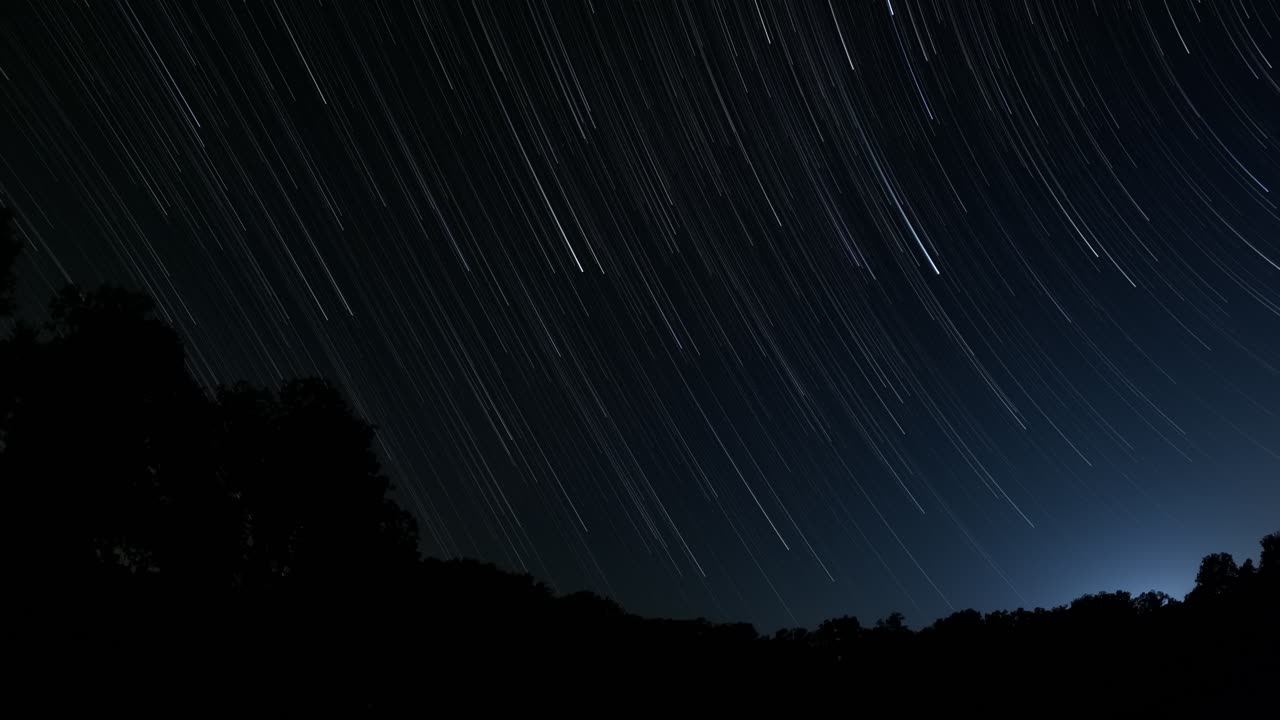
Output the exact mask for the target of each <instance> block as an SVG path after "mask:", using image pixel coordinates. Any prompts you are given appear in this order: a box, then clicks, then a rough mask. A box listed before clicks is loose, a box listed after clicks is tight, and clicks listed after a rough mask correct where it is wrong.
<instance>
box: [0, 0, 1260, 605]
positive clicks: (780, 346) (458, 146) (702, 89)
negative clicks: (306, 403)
mask: <svg viewBox="0 0 1280 720" xmlns="http://www.w3.org/2000/svg"><path fill="white" fill-rule="evenodd" d="M1277 31H1280V17H1278V16H1277V11H1276V7H1275V5H1274V4H1272V3H1267V2H1260V3H1250V2H1242V3H1230V4H1204V3H1188V2H1182V1H1181V0H1180V1H1179V2H1168V3H1166V2H1152V3H1133V4H1120V3H1072V2H1055V3H1035V2H1027V3H1022V2H1017V3H993V4H988V3H917V2H905V1H904V0H896V1H895V2H893V3H892V4H890V3H880V2H868V3H834V2H832V3H827V2H803V3H801V2H797V3H781V2H772V1H766V0H760V1H759V2H755V1H754V0H753V1H752V2H719V3H715V2H695V3H678V4H677V3H671V4H667V3H648V2H646V3H625V4H623V3H609V2H529V3H496V4H490V3H457V4H454V3H437V2H407V1H406V2H380V3H368V2H359V3H356V2H337V3H325V4H323V5H321V4H316V3H293V2H280V3H276V2H271V3H261V4H260V3H239V2H211V3H203V2H202V3H194V2H192V3H186V2H163V3H159V2H157V3H151V2H135V3H117V2H102V3H94V4H92V5H91V6H87V7H86V6H79V5H69V4H60V3H53V4H50V3H42V2H30V3H25V2H17V3H11V4H6V6H5V10H3V11H0V70H2V71H3V73H2V74H0V123H2V124H0V132H2V133H3V137H4V138H5V140H6V141H5V142H4V143H3V145H2V146H0V190H3V192H4V193H5V195H6V196H7V198H8V202H10V203H12V204H13V205H14V207H15V208H16V212H17V217H18V226H19V231H20V235H21V237H22V238H23V239H24V240H25V241H26V243H27V251H28V252H27V260H25V261H24V262H25V263H26V264H25V265H24V275H23V278H22V281H21V286H20V287H21V291H22V297H23V299H24V302H25V304H26V306H27V307H29V308H30V307H33V306H37V305H38V304H39V303H41V302H43V299H44V298H45V297H47V296H48V294H49V293H50V292H51V291H52V290H53V289H54V288H56V287H58V286H59V285H61V284H63V283H65V282H68V281H74V282H77V283H81V284H86V285H93V284H96V283H99V282H102V281H110V282H114V283H117V284H125V285H129V286H135V287H141V288H143V289H145V290H147V291H149V292H151V293H152V294H153V295H154V296H155V297H156V298H157V300H158V302H159V304H160V306H161V308H162V309H163V311H164V312H165V314H166V316H167V317H168V318H169V319H170V320H171V321H172V322H173V323H174V324H175V325H176V326H177V327H178V328H179V329H180V330H181V331H182V332H183V334H184V336H185V337H186V338H187V339H188V342H189V347H190V349H191V357H192V366H193V370H194V371H195V372H196V373H197V375H198V376H199V377H200V378H201V379H202V380H203V381H205V382H207V383H209V384H210V385H213V384H218V383H224V382H230V381H232V380H235V379H240V378H243V379H248V380H252V381H257V382H267V383H270V382H275V381H278V380H279V379H281V378H284V377H290V376H296V375H310V374H322V375H326V376H329V377H331V378H333V379H335V380H337V381H338V382H339V383H340V384H341V385H342V386H343V387H344V388H345V389H346V390H347V391H348V392H349V394H350V396H351V398H352V400H353V402H354V403H355V405H356V406H357V408H358V409H359V411H360V412H361V413H362V414H364V415H365V416H367V417H368V418H369V419H370V420H372V421H373V422H375V423H376V424H377V425H378V426H379V428H380V433H379V442H380V444H381V448H382V451H383V453H384V460H385V463H386V468H387V471H388V473H389V474H390V475H391V476H392V478H393V480H394V482H395V483H396V485H397V486H398V488H399V497H400V499H401V500H402V501H403V503H404V504H405V505H406V506H407V507H409V508H410V509H412V510H413V511H414V512H416V513H417V515H418V518H419V521H420V522H421V524H422V535H423V538H424V544H425V549H426V550H427V551H428V552H429V553H431V554H434V555H440V556H455V555H466V556H477V557H480V558H484V559H487V560H492V561H494V562H497V563H499V564H500V565H502V566H504V567H507V568H511V569H518V570H527V571H528V572H531V573H533V574H534V575H537V576H538V577H540V578H543V579H545V580H547V581H549V582H551V583H553V584H554V586H555V587H556V588H557V589H560V590H574V589H578V588H582V587H587V588H591V589H594V590H597V591H600V592H603V593H607V594H610V595H613V596H615V597H616V598H617V599H619V600H620V601H621V602H623V603H624V604H625V605H626V606H628V607H629V608H631V609H633V610H636V611H639V612H643V613H646V614H664V615H676V616H694V615H702V616H708V617H712V618H716V619H724V620H728V619H745V620H750V621H752V622H755V623H757V624H758V625H759V626H760V627H761V628H762V629H764V630H771V629H773V628H775V627H779V626H782V625H794V624H803V625H813V624H815V623H816V622H817V621H819V620H820V619H822V618H824V617H829V616H833V615H840V614H845V613H852V614H857V615H859V616H861V617H862V618H863V620H864V621H869V620H871V619H874V618H875V617H879V616H883V615H885V614H887V613H888V612H890V611H892V610H901V611H903V612H904V613H905V614H906V615H907V617H908V619H909V620H910V621H913V622H914V623H916V624H922V623H925V622H928V621H929V620H932V619H933V618H935V617H937V616H939V615H941V614H944V613H946V612H948V611H949V610H950V609H951V608H955V609H960V608H963V607H977V608H979V609H983V610H988V609H995V608H999V607H1017V606H1025V607H1034V606H1038V605H1040V606H1050V605H1054V604H1059V603H1063V602H1066V601H1068V600H1070V599H1071V598H1073V597H1075V596H1077V595H1079V594H1082V593H1084V592H1088V591H1096V590H1104V589H1108V590H1109V589H1127V590H1132V591H1141V590H1145V589H1149V588H1157V589H1163V590H1166V591H1168V592H1171V593H1174V594H1178V595H1180V594H1182V593H1183V592H1185V591H1186V590H1187V589H1189V587H1190V583H1191V579H1192V577H1193V576H1194V572H1195V566H1196V564H1197V562H1198V559H1199V557H1200V556H1202V555H1204V554H1206V553H1208V552H1212V551H1219V550H1225V551H1230V552H1232V553H1235V554H1236V555H1237V557H1243V556H1248V555H1254V554H1255V544H1254V543H1255V542H1256V540H1257V538H1259V537H1260V536H1261V535H1263V534H1265V533H1266V532H1269V531H1271V530H1275V529H1277V528H1280V484H1278V483H1277V479H1278V478H1277V472H1276V470H1277V464H1278V462H1280V460H1278V459H1280V454H1278V453H1280V425H1278V423H1277V418H1276V415H1275V412H1276V409H1278V408H1280V387H1278V383H1277V379H1278V377H1277V370H1276V368H1277V366H1278V365H1280V282H1278V280H1280V265H1278V264H1277V263H1280V234H1278V233H1277V230H1280V210H1278V208H1277V199H1278V198H1277V195H1276V193H1274V192H1273V191H1272V190H1273V187H1277V186H1280V165H1278V163H1277V161H1278V160H1280V152H1277V150H1278V148H1277V135H1278V133H1280V112H1278V110H1280V103H1278V102H1277V100H1278V97H1280V86H1277V84H1276V79H1277V77H1278V73H1277V72H1276V70H1275V68H1274V67H1273V66H1272V63H1273V62H1277V61H1280V60H1278V59H1280V43H1278V42H1277V40H1276V39H1275V34H1276V33H1277Z"/></svg>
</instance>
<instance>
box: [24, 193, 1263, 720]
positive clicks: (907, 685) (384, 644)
mask: <svg viewBox="0 0 1280 720" xmlns="http://www.w3.org/2000/svg"><path fill="white" fill-rule="evenodd" d="M6 212H7V211H6ZM5 229H6V232H5V233H4V234H3V236H0V301H2V302H0V312H8V311H9V310H11V309H12V308H11V304H10V303H8V299H9V298H11V297H12V286H13V282H12V274H11V268H12V265H13V259H14V257H15V253H16V251H17V248H18V245H17V243H16V241H14V240H13V232H12V226H11V225H10V224H6V225H5ZM374 440H375V429H374V427H373V426H372V425H371V424H370V423H369V422H368V421H367V420H365V419H363V418H361V417H359V416H358V415H357V414H356V413H355V412H353V410H352V409H351V407H350V406H349V405H348V404H347V402H346V401H345V400H344V398H343V395H342V393H341V392H340V391H339V390H338V389H337V388H335V387H334V386H332V385H330V384H329V383H327V382H325V381H323V380H319V379H299V380H289V381H285V382H283V383H282V384H281V385H280V386H279V387H270V388H263V387H256V386H253V385H249V384H244V383H241V384H236V385H232V386H229V387H223V388H216V389H211V388H205V387H202V386H201V385H200V384H199V383H198V382H196V380H195V379H194V378H193V376H192V375H191V373H190V372H189V370H188V367H187V363H186V356H185V351H184V347H183V343H182V340H181V338H180V337H179V335H178V334H177V333H176V332H175V331H174V330H173V329H172V328H171V327H169V326H168V325H167V324H165V323H164V322H162V321H161V320H160V319H158V318H157V317H156V315H155V312H154V307H153V305H152V302H151V301H150V300H149V299H148V298H147V297H145V296H143V295H140V294H137V293H133V292H129V291H125V290H121V289H117V288H111V287H105V288H101V289H98V290H94V291H88V292H86V291H82V290H80V289H78V288H74V287H71V288H67V289H65V290H64V291H62V292H61V293H59V294H58V295H57V296H56V297H55V298H54V299H53V301H52V302H51V304H50V306H49V310H48V318H47V320H46V321H45V322H43V323H42V324H40V325H35V326H32V325H26V324H23V323H15V324H14V326H13V329H12V330H11V331H10V333H9V335H8V336H7V337H6V338H4V339H3V340H0V543H3V544H2V545H0V547H4V548H6V549H7V550H8V551H9V553H8V556H7V560H8V562H7V563H6V566H5V569H4V573H5V575H4V580H5V584H4V586H3V588H4V591H3V593H0V601H2V602H3V603H4V606H3V608H0V609H2V610H3V611H4V612H3V613H0V618H2V619H0V624H2V625H0V626H2V627H3V637H0V641H5V642H6V643H7V645H8V646H9V647H14V646H18V645H22V644H23V643H25V648H26V649H27V651H28V652H33V650H32V649H33V648H47V647H55V648H63V647H64V646H62V645H59V643H58V642H57V640H58V639H59V638H62V637H71V638H73V639H75V640H76V641H79V642H82V643H85V644H89V643H96V644H94V645H92V647H97V648H100V652H99V654H97V655H92V656H91V657H93V658H95V662H96V664H93V663H90V666H91V667H93V668H94V669H95V670H96V669H101V668H104V667H107V666H108V665H111V664H117V665H125V666H127V667H129V668H131V669H133V668H137V667H141V663H142V660H140V658H151V659H152V660H153V661H154V660H155V659H157V658H159V659H163V660H164V661H166V662H170V661H174V660H175V659H178V658H188V659H189V658H193V657H199V658H201V659H203V660H204V661H206V662H208V663H211V664H221V665H223V666H225V667H235V668H237V670H238V671H239V672H240V676H241V677H250V676H252V675H254V674H260V675H261V676H262V677H265V678H269V682H267V683H265V684H264V685H263V686H261V687H258V686H253V685H251V684H249V683H242V684H241V685H236V686H234V687H232V688H223V689H222V692H224V693H225V694H227V696H228V698H229V699H233V700H232V701H233V705H232V707H234V708H235V709H236V710H237V711H243V710H244V709H246V708H249V709H262V705H260V704H250V703H247V702H245V698H246V697H249V698H250V699H251V700H253V701H255V702H256V701H259V700H261V699H262V698H263V697H266V696H272V697H276V698H280V697H284V696H288V704H289V705H290V707H292V708H293V709H297V703H298V702H299V701H300V698H298V697H297V696H294V695H289V694H288V693H287V692H285V690H284V689H283V688H287V687H288V685H287V683H285V682H283V678H284V677H285V676H286V675H287V673H289V672H296V673H302V674H306V675H309V676H311V677H317V676H320V675H321V674H325V673H327V674H326V675H325V677H330V678H333V686H332V687H331V688H329V691H328V692H327V693H325V694H324V695H323V696H316V698H314V699H316V702H317V704H320V703H321V702H322V701H323V707H322V708H321V709H323V710H325V711H327V712H329V713H333V712H334V710H335V705H334V702H335V701H339V700H340V701H341V702H339V704H338V706H337V707H341V706H342V705H343V704H347V703H349V706H350V707H351V708H352V709H355V710H359V711H365V712H367V711H369V710H371V709H374V710H377V709H383V708H389V707H394V706H404V707H406V708H415V709H416V708H417V706H418V705H419V703H420V702H421V697H420V693H419V692H418V691H417V688H418V687H419V685H420V683H421V682H422V678H424V677H435V673H436V672H437V671H438V670H439V668H440V667H441V666H445V665H447V666H449V667H453V668H465V669H467V670H468V671H475V672H473V673H472V674H473V675H474V676H476V677H484V678H496V677H499V676H501V675H503V674H509V675H515V674H517V673H519V674H524V673H528V672H529V671H530V670H531V669H544V668H553V669H555V670H556V671H557V672H560V673H561V674H562V675H564V676H566V677H579V676H580V675H581V674H583V673H589V672H597V673H600V672H608V673H612V674H613V675H614V676H615V677H624V678H639V677H642V673H644V672H646V671H652V669H654V668H662V669H663V670H664V671H665V672H667V673H668V676H669V677H677V676H680V675H682V674H683V675H685V676H688V677H698V678H700V679H702V678H705V677H706V676H707V674H708V672H709V671H710V670H713V669H714V670H718V671H723V670H730V671H732V674H733V677H734V678H735V679H734V681H733V682H732V683H729V684H726V685H724V686H722V688H720V689H727V690H729V691H730V693H731V694H726V695H722V696H720V700H721V701H723V700H724V698H726V697H727V698H735V697H736V698H743V699H745V698H746V697H749V696H752V695H753V694H758V693H750V692H742V690H741V688H742V687H743V679H744V678H747V677H750V674H751V673H758V675H757V676H758V677H767V678H768V680H769V681H770V682H773V683H774V684H775V685H777V684H778V683H779V678H784V677H790V678H791V679H792V682H794V687H797V688H801V687H805V685H804V683H809V682H811V680H810V678H814V677H819V676H829V677H830V678H831V679H833V680H835V681H837V682H844V683H854V684H857V685H858V690H857V692H847V693H845V694H843V695H840V696H838V697H841V698H851V699H848V700H846V702H848V703H849V704H850V705H851V707H858V706H859V704H860V703H861V704H865V705H866V706H868V707H877V705H874V704H873V703H877V702H880V701H885V702H893V703H894V707H899V706H902V707H910V708H911V709H915V710H919V709H922V708H927V707H929V704H930V703H935V704H937V705H938V706H939V708H940V709H941V708H946V709H947V710H948V712H951V711H952V710H953V706H954V705H955V702H956V700H957V699H960V698H967V697H974V696H981V697H982V698H985V700H984V702H987V703H988V704H990V703H998V702H1011V701H1015V700H1017V701H1021V700H1022V698H1019V697H1018V694H1019V693H1021V694H1023V695H1025V696H1026V697H1027V698H1028V699H1030V700H1031V701H1033V702H1040V703H1042V704H1041V705H1034V706H1032V705H1026V704H1020V705H1019V706H1018V707H1019V709H1020V711H1022V712H1025V711H1026V708H1027V707H1037V708H1039V707H1044V705H1043V702H1044V701H1045V699H1048V701H1049V702H1051V703H1052V706H1051V707H1052V711H1053V712H1065V711H1066V710H1068V709H1073V710H1079V711H1081V712H1090V713H1096V712H1097V711H1098V709H1099V708H1100V707H1105V708H1106V711H1107V712H1116V713H1118V712H1120V711H1121V710H1128V711H1133V712H1141V713H1143V714H1154V713H1156V712H1171V713H1176V714H1178V715H1186V714H1205V715H1212V716H1228V715H1243V714H1245V713H1246V712H1248V711H1250V710H1253V709H1254V707H1255V706H1260V705H1263V704H1264V703H1265V706H1266V707H1267V708H1268V709H1273V708H1272V706H1273V705H1274V699H1273V693H1274V679H1275V678H1276V677H1277V676H1280V662H1278V659H1280V612H1278V611H1280V533H1273V534H1270V535H1267V536H1266V537H1264V538H1262V540H1261V554H1260V557H1259V562H1258V566H1257V568H1256V570H1255V568H1254V564H1253V560H1252V559H1249V560H1246V561H1245V562H1244V564H1243V565H1241V566H1239V567H1237V565H1236V562H1235V560H1234V558H1232V556H1231V555H1229V554H1226V553H1216V554H1212V555H1208V556H1206V557H1205V558H1204V559H1203V560H1202V561H1201V563H1200V567H1199V570H1198V572H1197V574H1196V584H1195V588H1194V589H1193V590H1192V591H1191V593H1189V594H1188V596H1187V598H1186V602H1179V601H1178V600H1177V599H1175V598H1172V597H1170V596H1169V595H1167V594H1165V593H1163V592H1159V591H1149V592H1144V593H1141V594H1139V595H1137V596H1136V597H1134V596H1131V595H1130V594H1129V593H1128V592H1123V591H1116V592H1102V593H1097V594H1090V595H1084V596H1081V597H1079V598H1077V599H1075V600H1074V601H1072V602H1070V603H1069V604H1068V605H1063V606H1059V607H1054V608H1048V609H1046V608H1035V609H1033V610H1026V609H1023V608H1018V609H1015V610H998V611H993V612H989V613H986V614H983V613H979V612H978V611H976V610H963V611H960V612H956V613H953V614H952V615H950V616H948V617H946V618H942V619H940V620H938V621H937V622H935V623H933V624H932V625H930V626H928V627H925V628H923V629H921V630H920V631H912V630H911V629H910V628H909V627H908V626H907V624H906V619H905V618H904V617H903V615H902V614H901V613H892V614H890V615H889V616H887V617H885V618H883V619H881V620H879V621H877V622H876V623H875V625H874V627H872V628H864V627H863V626H862V625H861V623H860V622H859V621H858V619H857V618H855V617H853V616H848V615H846V616H841V617H837V618H833V619H830V620H827V621H825V622H823V623H821V624H820V625H819V626H818V627H817V628H816V629H815V630H814V631H812V632H810V631H808V630H806V629H803V628H794V629H788V630H780V631H778V632H777V633H775V634H774V635H772V636H771V637H770V638H768V639H765V638H762V637H760V636H759V635H758V634H757V632H756V630H755V628H754V627H752V626H751V625H749V624H745V623H729V624H722V623H716V622H711V621H708V620H706V619H702V618H699V619H694V620H670V619H648V618H641V617H638V616H636V615H633V614H630V613H628V612H626V611H625V610H624V609H623V608H622V607H621V606H619V605H618V604H617V603H615V602H614V601H612V600H610V599H608V598H604V597H601V596H599V595H595V594H593V593H589V592H578V593H572V594H568V595H565V596H557V594H556V593H555V592H554V591H553V590H552V589H551V588H550V587H548V586H547V585H545V584H543V583H541V582H538V581H537V580H535V579H534V578H533V577H531V576H529V575H527V574H513V573H508V572H504V571H502V570H500V569H499V568H497V567H496V566H494V565H491V564H485V563H480V562H477V561H474V560H457V559H454V560H439V559H434V558H428V559H425V560H424V559H422V558H420V557H419V549H418V535H417V526H416V523H415V521H414V519H413V517H412V516H411V515H409V514H408V513H406V512H405V511H404V510H402V509H401V508H400V507H399V506H398V505H397V504H396V503H395V502H394V501H393V497H392V496H393V492H392V491H393V489H392V487H391V484H390V482H389V480H388V478H387V477H386V476H385V475H384V474H383V472H382V470H381V467H380V464H379V461H378V457H377V455H376V453H375V452H374ZM66 647H71V646H66ZM81 650H82V648H80V647H75V648H74V652H71V650H67V653H66V654H67V656H72V655H75V656H77V657H79V656H80V653H81ZM797 669H799V670H800V672H795V671H796V670H797ZM626 670H634V671H635V672H633V673H630V674H629V673H628V672H624V671H626ZM571 671H572V672H571ZM788 673H791V674H790V675H788ZM766 674H767V675H766ZM137 676H138V678H140V682H143V683H144V684H145V687H146V689H147V690H148V691H155V690H156V689H157V688H158V687H159V685H160V683H157V682H155V681H154V678H153V677H152V676H149V675H145V674H142V673H138V674H137ZM824 679H825V677H824ZM707 685H708V687H715V686H714V684H712V683H707ZM644 687H645V688H646V690H647V689H649V688H651V687H652V686H651V685H649V684H646V685H645V686H644ZM825 687H826V686H825V685H824V686H823V688H824V691H823V697H824V698H825V697H827V694H826V693H825ZM445 689H446V690H453V688H448V687H446V688H445ZM993 689H994V690H998V692H995V691H993ZM236 690H238V691H240V692H241V693H242V696H241V697H236V693H235V692H233V691H236ZM255 693H256V694H255ZM799 695H801V693H793V696H796V697H798V696H799ZM250 696H252V697H250ZM789 697H792V696H789ZM1100 699H1105V700H1106V702H1107V704H1106V705H1105V706H1103V705H1099V700H1100Z"/></svg>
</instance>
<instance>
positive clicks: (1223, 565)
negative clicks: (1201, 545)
mask: <svg viewBox="0 0 1280 720" xmlns="http://www.w3.org/2000/svg"><path fill="white" fill-rule="evenodd" d="M1239 577H1240V569H1239V568H1237V567H1236V561H1235V558H1233V557H1231V553H1213V554H1212V555H1205V556H1204V559H1203V560H1201V561H1200V570H1199V571H1198V572H1196V586H1195V588H1194V589H1193V590H1192V591H1191V599H1194V600H1209V599H1211V598H1218V597H1222V596H1223V595H1226V594H1227V593H1229V592H1231V591H1232V590H1233V589H1235V587H1236V582H1237V580H1238V579H1239Z"/></svg>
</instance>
